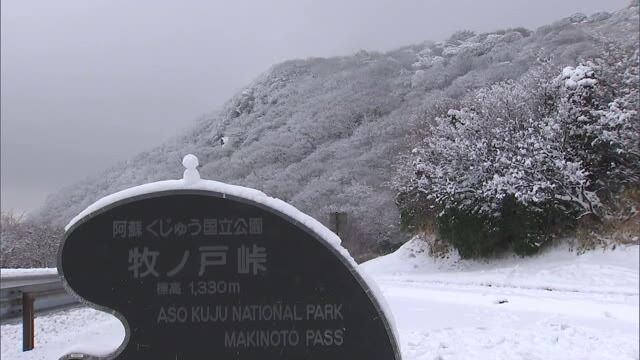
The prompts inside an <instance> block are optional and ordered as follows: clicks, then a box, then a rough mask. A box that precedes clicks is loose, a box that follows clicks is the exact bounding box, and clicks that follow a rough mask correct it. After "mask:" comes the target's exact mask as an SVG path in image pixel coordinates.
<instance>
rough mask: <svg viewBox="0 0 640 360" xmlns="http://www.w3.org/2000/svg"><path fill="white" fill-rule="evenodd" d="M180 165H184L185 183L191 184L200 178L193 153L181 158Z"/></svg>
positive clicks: (196, 160)
mask: <svg viewBox="0 0 640 360" xmlns="http://www.w3.org/2000/svg"><path fill="white" fill-rule="evenodd" d="M182 165H183V166H184V167H185V169H186V170H185V171H184V175H183V176H184V178H183V179H184V181H185V182H186V183H187V184H193V183H195V182H198V181H199V180H200V173H199V172H198V169H197V168H198V165H199V163H198V158H197V157H196V156H195V155H193V154H188V155H185V157H184V158H182Z"/></svg>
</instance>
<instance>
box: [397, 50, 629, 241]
mask: <svg viewBox="0 0 640 360" xmlns="http://www.w3.org/2000/svg"><path fill="white" fill-rule="evenodd" d="M605 55H606V56H605V57H603V59H596V60H593V61H591V62H585V63H583V64H579V65H578V66H575V67H565V68H564V69H563V70H562V71H561V73H560V75H555V74H554V72H553V71H552V69H553V67H552V66H551V65H549V63H548V62H547V63H545V64H542V65H540V66H538V67H536V68H534V69H531V70H530V71H529V72H528V73H527V74H526V75H524V76H523V77H521V78H520V79H518V80H516V81H512V80H509V81H504V82H500V83H497V84H494V85H491V86H489V87H485V88H481V89H479V90H477V91H475V92H472V93H470V94H469V95H468V96H467V97H466V98H465V99H463V100H462V101H461V103H460V104H459V106H457V107H455V108H452V109H449V110H448V111H447V112H446V115H445V114H441V115H440V116H436V117H434V118H433V119H425V121H426V122H427V123H429V124H431V126H430V127H427V128H426V129H427V131H426V133H425V136H424V137H423V139H422V140H421V141H420V142H419V144H418V145H417V146H416V147H415V148H414V149H413V151H412V154H411V156H409V157H408V159H410V161H411V163H410V166H409V165H408V163H406V162H405V164H404V165H402V166H400V167H399V175H398V179H399V182H398V183H397V189H398V191H399V193H400V194H399V196H398V203H399V205H400V208H401V211H402V212H403V215H407V214H409V215H411V216H413V217H415V215H416V213H418V214H421V215H422V216H434V214H436V212H438V211H442V212H439V213H438V214H439V215H437V216H438V217H439V218H443V216H444V218H446V219H448V220H447V221H449V223H443V222H442V221H440V225H441V226H440V227H441V228H443V229H444V228H446V229H448V230H446V231H447V232H448V233H449V234H450V236H452V237H456V236H458V235H451V234H454V233H455V226H453V227H452V225H451V223H459V222H460V221H461V220H460V219H466V220H464V221H465V223H464V224H463V225H464V226H476V225H477V224H478V223H484V225H481V226H480V228H481V227H482V226H484V228H486V229H488V231H494V230H495V229H501V228H505V227H506V228H509V227H512V226H511V225H512V224H509V222H512V221H516V222H524V223H525V228H524V229H523V231H525V230H526V231H527V232H528V233H525V234H524V235H525V238H527V240H526V241H527V243H528V244H530V245H531V244H537V245H539V244H540V243H542V242H544V240H545V239H548V238H549V237H548V235H549V233H550V232H551V230H552V229H545V227H546V226H547V225H548V224H549V221H551V219H550V216H549V215H544V214H549V213H550V212H554V213H556V214H557V213H558V211H559V212H561V213H562V214H563V216H567V218H568V219H574V220H577V219H580V218H581V217H582V216H584V215H587V214H588V215H590V218H595V219H603V217H607V216H611V215H613V212H614V211H615V208H616V207H618V206H617V204H616V196H617V194H619V193H620V192H621V191H622V190H623V189H624V188H625V187H628V186H638V184H639V183H640V176H639V174H640V157H639V151H638V148H639V146H638V144H639V137H640V125H639V124H640V120H639V118H638V114H639V111H640V109H639V100H640V98H639V94H638V85H639V80H638V72H639V70H638V50H637V49H634V50H633V51H630V50H629V49H627V48H624V47H616V46H610V47H609V48H608V50H607V52H606V54H605ZM451 209H453V212H451V211H450V210H451ZM514 211H515V212H520V215H519V217H515V218H514V217H513V216H512V214H510V213H513V212H514ZM506 219H508V220H506ZM529 225H531V226H532V227H531V228H526V226H529ZM536 229H537V230H540V231H539V233H538V235H539V236H533V237H531V236H530V234H529V232H532V233H534V235H535V234H536V231H537V230H536ZM468 235H469V236H474V235H473V234H468ZM512 235H513V234H512V233H510V234H509V235H508V236H512ZM488 237H489V236H485V238H488ZM516 237H517V236H516ZM465 241H466V240H465ZM491 241H493V240H491ZM460 244H461V245H463V246H467V245H466V243H464V242H461V243H460ZM525 248H526V247H525ZM467 250H468V249H467ZM467 250H465V251H467ZM469 251H470V250H469ZM470 253H472V251H470Z"/></svg>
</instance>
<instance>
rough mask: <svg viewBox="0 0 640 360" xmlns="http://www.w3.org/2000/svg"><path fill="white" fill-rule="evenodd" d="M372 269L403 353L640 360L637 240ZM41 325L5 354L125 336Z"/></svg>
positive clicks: (13, 336) (75, 315)
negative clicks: (23, 346) (24, 346)
mask: <svg viewBox="0 0 640 360" xmlns="http://www.w3.org/2000/svg"><path fill="white" fill-rule="evenodd" d="M363 267H364V269H365V270H366V271H367V272H369V273H370V274H372V275H373V276H374V278H375V279H376V280H377V282H378V283H379V285H380V287H381V289H382V291H383V293H384V294H385V298H386V299H387V301H388V302H389V305H390V306H391V309H392V310H393V313H394V316H395V321H396V325H397V327H398V329H399V333H400V344H401V348H402V353H403V359H404V360H450V359H479V360H485V359H523V360H524V359H531V360H533V359H541V360H542V359H544V360H547V359H558V360H560V359H562V360H565V359H594V360H596V359H597V360H601V359H635V360H638V359H639V347H640V344H639V335H638V331H639V320H638V319H639V311H638V309H639V305H638V301H639V299H638V287H639V282H638V269H639V268H638V247H637V246H632V247H627V248H625V249H621V250H616V251H614V252H605V253H603V252H593V253H588V254H585V255H581V256H576V254H575V253H569V252H568V251H566V250H564V249H559V250H556V251H553V252H550V253H547V254H543V255H540V256H538V257H534V258H531V259H525V260H518V259H504V260H501V261H499V262H497V263H496V262H493V263H488V264H484V263H479V262H464V261H457V260H452V259H449V260H445V261H433V260H431V259H428V258H427V257H426V256H424V254H423V249H422V248H421V247H420V245H418V244H407V245H406V246H404V247H403V248H401V249H400V250H399V251H397V252H396V253H394V254H391V255H388V256H386V257H383V258H379V259H376V260H373V261H371V262H369V263H367V264H365V265H363ZM36 327H37V328H36V349H35V350H33V351H30V352H26V353H22V352H20V339H21V338H20V336H21V332H20V331H21V328H20V325H3V326H2V334H1V335H2V346H1V347H2V357H3V359H16V360H19V359H54V358H56V357H57V356H58V355H60V354H62V353H66V352H68V351H71V350H74V349H79V347H78V344H85V345H91V347H92V348H94V349H98V350H103V351H104V350H106V349H110V348H115V347H117V345H118V344H119V343H120V342H121V341H122V339H123V338H124V329H123V327H122V326H121V325H120V324H119V323H118V322H117V320H115V319H114V318H111V317H110V316H108V315H106V314H103V313H99V312H96V311H94V310H91V309H75V310H69V311H65V312H62V313H58V314H55V315H49V316H45V317H41V318H39V319H37V320H36ZM85 347H86V346H85Z"/></svg>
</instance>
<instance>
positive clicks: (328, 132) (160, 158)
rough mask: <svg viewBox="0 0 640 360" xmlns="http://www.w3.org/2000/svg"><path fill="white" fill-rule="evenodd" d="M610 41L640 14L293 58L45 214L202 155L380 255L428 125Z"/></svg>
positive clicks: (209, 174)
mask: <svg viewBox="0 0 640 360" xmlns="http://www.w3.org/2000/svg"><path fill="white" fill-rule="evenodd" d="M602 38H605V39H610V40H615V41H618V42H622V43H626V44H637V42H638V8H637V7H630V8H627V9H623V10H621V11H619V12H617V13H615V14H607V13H598V14H593V15H592V16H584V15H581V14H577V15H574V16H572V17H569V18H566V19H562V20H561V21H558V22H556V23H554V24H551V25H548V26H543V27H541V28H539V29H537V30H535V31H528V30H525V29H511V30H501V31H496V32H493V33H486V34H473V33H471V32H465V31H461V32H458V33H456V34H454V35H453V36H452V37H451V38H450V39H448V40H447V41H444V42H437V43H434V42H425V43H422V44H418V45H414V46H407V47H403V48H400V49H397V50H395V51H391V52H388V53H376V52H366V51H361V52H359V53H357V54H355V55H354V56H344V57H336V58H328V59H324V58H312V59H306V60H292V61H287V62H285V63H282V64H279V65H276V66H274V67H273V68H271V69H270V70H269V71H267V72H266V73H265V74H264V75H262V76H261V77H260V78H259V79H257V80H256V81H255V82H253V83H252V84H250V85H249V86H247V87H246V88H245V89H243V90H242V91H241V92H240V93H239V94H237V95H236V96H234V97H233V98H232V99H231V100H229V101H228V102H227V104H226V105H225V106H224V107H223V108H222V109H220V110H219V111H217V112H215V113H213V114H212V115H210V116H208V117H206V118H204V119H201V120H200V121H198V122H197V124H195V125H194V126H193V128H192V130H191V131H189V132H188V133H186V134H183V135H181V136H178V137H176V138H175V139H174V140H172V141H170V142H168V143H165V144H163V145H160V146H158V147H157V148H155V149H151V150H149V151H147V152H144V153H142V154H139V155H138V156H136V157H134V158H133V159H131V160H129V161H127V162H124V163H122V164H120V165H118V166H115V167H114V168H111V169H108V170H106V171H105V172H103V173H101V174H98V175H96V176H94V177H91V178H89V179H86V180H84V181H82V182H80V183H78V184H76V185H73V186H71V187H69V188H67V189H64V190H62V191H60V192H59V193H57V194H56V195H54V196H52V197H51V198H50V199H49V200H48V202H47V203H46V205H45V206H44V207H43V208H42V209H41V210H40V211H39V213H38V214H36V215H35V218H36V219H38V220H40V221H43V222H46V223H53V224H57V225H62V224H65V223H66V222H68V221H69V220H70V219H71V218H72V217H73V216H74V215H75V214H77V213H78V212H80V211H81V210H82V209H84V208H85V207H86V206H87V205H89V204H90V203H92V202H93V201H95V200H96V199H98V198H100V197H102V196H104V195H106V194H109V193H113V192H116V191H118V190H121V189H124V188H127V187H130V186H133V185H138V184H142V183H146V182H151V181H156V180H164V179H171V178H176V177H178V176H179V174H180V173H181V169H180V168H179V166H178V165H177V164H179V161H177V160H178V159H180V158H181V157H182V156H183V155H184V154H186V153H194V154H196V155H197V156H198V157H199V158H200V161H201V164H202V167H201V173H202V175H203V177H204V178H208V179H214V180H219V181H223V182H229V183H233V184H239V185H243V186H248V187H253V188H257V189H259V190H261V191H264V192H265V193H267V194H269V195H271V196H274V197H278V198H281V199H283V200H285V201H287V202H290V203H292V204H293V205H294V206H296V207H297V208H299V209H301V210H302V211H304V212H306V213H309V214H310V215H312V216H314V217H315V218H317V219H319V220H320V221H322V222H325V223H327V221H328V219H327V214H328V213H329V212H333V211H342V212H346V213H347V214H348V215H349V219H350V221H351V228H352V230H353V231H352V232H351V233H350V234H348V235H346V236H344V237H345V246H346V247H348V248H350V249H351V250H352V252H353V253H354V255H356V256H358V255H363V254H364V253H365V252H367V251H369V252H373V253H375V252H378V251H381V249H383V248H384V247H385V246H388V244H389V243H397V242H398V241H401V240H402V239H403V238H402V235H400V234H399V223H400V221H399V212H398V210H397V207H396V206H395V204H394V201H393V200H394V195H395V193H394V192H393V191H392V190H390V189H389V188H388V187H387V184H388V181H389V180H390V178H391V174H392V172H393V165H394V161H395V159H396V157H397V155H398V154H401V153H406V152H407V150H408V148H407V147H408V146H409V145H408V144H410V143H412V141H410V139H411V138H412V137H413V136H415V134H416V121H417V119H420V118H423V117H424V116H425V114H426V113H429V112H432V111H434V108H436V107H438V106H440V105H439V104H446V101H447V99H457V98H460V97H461V96H462V95H464V94H465V92H467V91H469V90H470V89H475V88H479V87H483V86H486V85H487V84H491V83H494V82H496V81H501V80H505V79H514V78H518V77H520V76H521V75H522V74H523V73H524V72H525V71H527V70H528V69H529V68H530V67H531V65H532V64H533V63H534V62H535V61H536V59H539V58H549V57H550V58H552V59H553V61H554V62H556V63H557V64H558V69H561V67H562V66H565V65H567V66H569V65H570V66H574V65H576V62H577V61H578V59H579V58H588V57H590V56H594V54H596V53H597V52H598V50H597V45H598V44H600V43H601V42H602ZM371 219H375V221H371ZM370 239H376V240H375V241H377V242H378V244H370V243H369V242H370V241H372V240H370Z"/></svg>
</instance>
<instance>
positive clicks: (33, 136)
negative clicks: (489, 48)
mask: <svg viewBox="0 0 640 360" xmlns="http://www.w3.org/2000/svg"><path fill="white" fill-rule="evenodd" d="M627 3H628V0H535V1H533V0H487V1H480V0H446V1H439V0H423V1H418V0H406V1H403V0H379V1H378V0H354V1H348V0H317V1H307V0H282V1H275V0H271V1H261V0H255V1H244V0H226V1H214V0H210V1H197V0H181V1H177V0H171V1H161V0H147V1H143V0H135V1H132V0H122V1H118V0H104V1H100V0H92V1H86V0H75V1H71V0H55V1H51V0H42V1H33V0H2V2H1V7H2V9H1V10H2V13H1V17H2V18H1V23H0V25H1V30H2V33H1V40H2V43H1V46H2V62H1V64H2V66H1V67H2V74H1V75H2V77H1V82H2V89H1V90H2V93H1V100H2V104H1V105H2V107H1V116H2V118H1V127H2V129H1V130H2V133H1V137H2V138H1V150H2V153H1V158H2V159H1V161H2V169H1V170H2V171H1V180H2V183H1V195H2V204H1V207H2V209H3V210H9V209H14V210H18V211H29V210H32V209H34V208H36V207H37V206H39V205H40V204H41V203H42V202H43V201H44V199H45V197H46V195H47V194H48V193H51V192H54V191H56V190H58V189H60V188H61V187H63V186H65V185H69V184H72V183H74V182H75V181H78V180H80V179H82V178H83V177H85V176H87V175H90V174H93V173H96V172H98V171H100V170H101V169H104V168H105V167H108V166H110V165H113V164H115V163H116V162H118V161H121V160H125V159H127V158H129V157H131V156H133V155H134V154H136V153H137V152H139V151H141V150H144V149H147V148H150V147H153V146H155V145H157V144H160V143H161V142H162V141H164V140H166V139H167V138H169V137H171V136H172V135H173V134H176V133H177V132H179V131H180V129H184V128H187V127H189V125H190V124H192V123H193V121H194V120H195V119H196V118H197V117H198V116H200V115H202V114H204V113H209V112H211V111H212V110H215V109H216V108H217V107H218V106H219V105H220V104H221V103H223V102H224V101H225V100H227V99H228V98H229V97H230V96H231V95H233V94H234V93H235V92H236V91H237V90H239V89H241V88H242V86H243V85H245V84H247V83H248V82H250V81H251V80H252V79H253V78H254V77H255V76H257V75H258V74H260V73H261V72H263V71H264V70H266V69H267V68H268V67H269V66H270V65H272V64H274V63H276V62H280V61H283V60H286V59H290V58H304V57H310V56H333V55H348V54H352V53H354V52H356V51H357V50H359V49H367V50H389V49H392V48H396V47H399V46H402V45H408V44H413V43H418V42H421V41H424V40H442V39H444V38H446V37H448V35H450V34H451V33H452V32H453V31H455V30H459V29H471V30H475V31H490V30H497V29H500V28H505V27H512V26H525V27H527V28H530V29H535V28H536V27H538V26H540V25H543V24H546V23H549V22H552V21H554V20H557V19H560V18H562V17H565V16H568V15H570V14H572V13H574V12H578V11H579V12H584V13H586V14H591V13H593V12H596V11H600V10H608V11H612V10H616V9H619V8H622V7H623V6H625V5H626V4H627ZM177 175H178V174H176V176H177Z"/></svg>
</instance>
